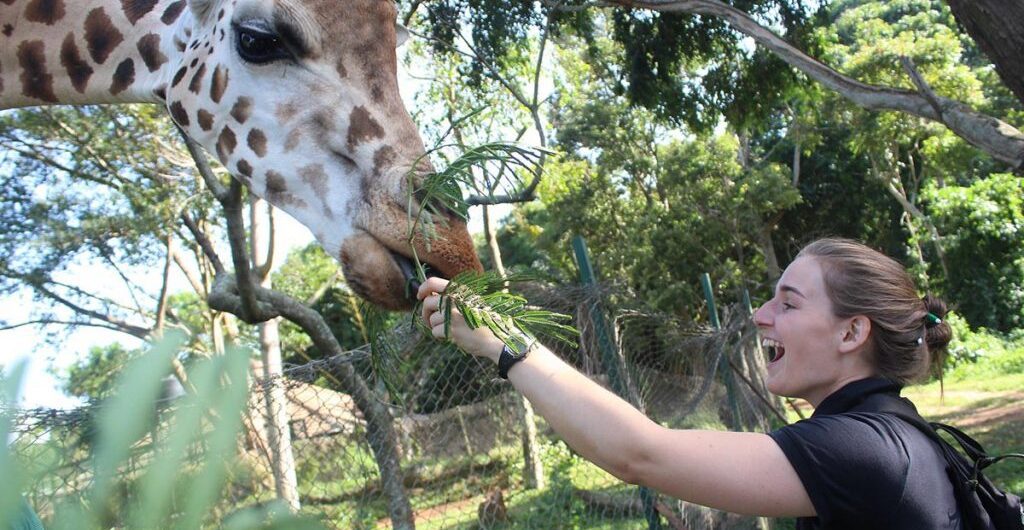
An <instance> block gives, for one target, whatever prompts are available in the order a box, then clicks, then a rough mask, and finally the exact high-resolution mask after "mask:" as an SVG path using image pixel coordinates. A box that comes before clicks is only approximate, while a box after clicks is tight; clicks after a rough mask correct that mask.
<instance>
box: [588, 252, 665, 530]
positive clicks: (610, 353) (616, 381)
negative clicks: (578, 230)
mask: <svg viewBox="0 0 1024 530" xmlns="http://www.w3.org/2000/svg"><path fill="white" fill-rule="evenodd" d="M572 248H573V251H574V252H575V254H576V263H577V265H579V268H580V283H582V284H583V285H594V284H595V283H597V280H596V279H595V276H594V268H593V266H592V265H591V264H590V253H589V252H588V251H587V243H586V241H584V240H583V238H582V237H580V236H573V238H572ZM590 314H591V316H592V318H593V321H594V334H595V335H596V336H597V344H598V347H599V348H600V350H601V364H602V365H603V366H604V370H605V372H607V373H608V382H609V383H610V384H611V386H612V391H613V392H615V393H616V394H618V395H619V397H621V398H623V399H625V400H627V401H629V385H627V384H626V380H625V377H623V375H624V374H623V371H624V369H625V366H621V368H622V369H620V364H621V363H620V359H619V355H618V348H616V347H615V342H614V340H613V339H612V337H611V334H610V333H609V332H608V324H607V322H605V318H604V312H603V311H601V306H600V304H599V303H598V302H597V301H596V300H595V301H594V302H593V303H592V304H591V305H590ZM634 405H636V404H635V403H634ZM639 490H640V502H641V503H642V504H643V507H644V517H645V518H646V519H647V528H649V529H650V530H658V529H660V528H661V516H660V515H659V514H658V511H657V509H656V507H655V503H656V502H657V494H656V493H654V492H653V491H651V490H650V489H649V488H646V487H644V486H640V487H639Z"/></svg>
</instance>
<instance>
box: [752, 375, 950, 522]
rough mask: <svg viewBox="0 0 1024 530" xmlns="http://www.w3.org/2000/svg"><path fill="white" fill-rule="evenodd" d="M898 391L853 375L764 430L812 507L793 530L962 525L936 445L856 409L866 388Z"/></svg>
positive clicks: (912, 429) (886, 383) (868, 392)
mask: <svg viewBox="0 0 1024 530" xmlns="http://www.w3.org/2000/svg"><path fill="white" fill-rule="evenodd" d="M899 391H900V387H899V386H898V385H896V384H894V383H892V382H890V381H887V380H885V379H880V378H869V379H862V380H860V381H855V382H853V383H850V384H848V385H846V386H844V387H843V388H841V389H840V390H838V391H836V392H835V393H833V394H832V395H830V396H828V397H827V398H825V400H824V401H822V402H821V404H820V405H819V406H818V408H817V409H816V410H815V411H814V414H813V415H812V416H811V417H810V418H809V419H806V420H801V421H798V422H796V423H794V424H792V425H787V426H785V427H783V428H781V429H778V430H776V431H774V432H772V433H770V436H771V437H772V438H773V439H774V440H775V442H776V443H778V444H779V447H781V448H782V452H783V453H785V455H786V458H788V459H789V462H790V464H792V465H793V469H795V470H796V473H797V475H798V476H799V477H800V481H801V482H803V485H804V488H805V489H806V490H807V495H808V496H809V497H810V499H811V503H812V504H814V509H815V511H816V512H817V514H818V516H817V517H803V518H800V519H797V529H798V530H805V529H806V530H810V529H819V528H820V529H830V530H832V529H835V530H838V529H868V528H870V529H873V530H885V529H893V530H896V529H900V530H911V529H928V530H931V529H936V530H958V529H960V528H961V523H960V513H959V510H958V509H957V506H956V500H955V498H954V496H953V486H952V484H951V483H950V480H949V476H948V475H947V474H946V461H945V460H944V459H943V457H942V454H941V453H940V452H939V448H938V447H937V446H936V444H935V443H934V442H933V441H932V440H930V439H929V438H928V437H927V436H926V435H925V434H924V433H922V432H921V431H919V430H917V428H915V427H914V426H913V425H910V424H908V423H905V422H904V421H902V420H900V419H898V418H896V417H894V416H891V415H888V414H882V413H879V412H858V411H857V410H856V409H857V405H859V404H861V403H863V402H864V400H865V399H866V398H867V397H868V396H870V395H872V394H875V393H879V392H889V393H895V394H896V395H898V394H899Z"/></svg>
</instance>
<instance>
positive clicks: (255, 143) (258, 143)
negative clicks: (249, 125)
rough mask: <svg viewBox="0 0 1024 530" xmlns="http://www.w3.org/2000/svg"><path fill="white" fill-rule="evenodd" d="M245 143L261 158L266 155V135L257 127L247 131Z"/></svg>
mask: <svg viewBox="0 0 1024 530" xmlns="http://www.w3.org/2000/svg"><path fill="white" fill-rule="evenodd" d="M246 143H248V144H249V149H252V152H253V153H256V156H258V157H260V158H263V157H264V156H266V155H267V135H265V134H263V131H261V130H259V129H252V130H251V131H249V135H248V136H246Z"/></svg>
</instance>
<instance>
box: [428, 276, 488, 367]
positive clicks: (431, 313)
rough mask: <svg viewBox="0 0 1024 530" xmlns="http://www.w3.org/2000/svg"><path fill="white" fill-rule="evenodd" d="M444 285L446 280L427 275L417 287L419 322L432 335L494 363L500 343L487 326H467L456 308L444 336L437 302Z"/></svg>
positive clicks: (441, 317) (441, 316) (445, 285)
mask: <svg viewBox="0 0 1024 530" xmlns="http://www.w3.org/2000/svg"><path fill="white" fill-rule="evenodd" d="M446 287H448V280H445V279H443V278H427V281H425V282H423V285H421V286H420V290H419V291H418V292H417V293H416V297H417V298H419V299H420V300H423V315H422V316H423V323H424V324H426V325H427V327H428V328H430V332H431V334H432V335H434V338H437V339H445V338H450V339H451V340H452V342H454V343H455V345H456V346H458V347H459V348H462V350H463V351H465V352H466V353H469V354H470V355H476V356H478V357H487V358H488V359H490V360H492V361H494V362H495V363H497V362H498V356H499V355H500V354H501V348H502V347H504V344H503V343H502V342H501V341H500V340H498V338H497V337H495V336H494V333H491V330H489V329H487V328H484V327H479V328H476V329H469V326H468V325H467V324H466V320H465V319H464V318H462V314H461V313H459V311H458V310H457V309H454V308H453V309H452V321H451V328H450V330H449V331H450V337H445V335H444V315H443V314H442V313H441V312H440V311H438V305H439V304H440V302H441V296H440V295H439V294H438V293H442V292H444V290H445V288H446Z"/></svg>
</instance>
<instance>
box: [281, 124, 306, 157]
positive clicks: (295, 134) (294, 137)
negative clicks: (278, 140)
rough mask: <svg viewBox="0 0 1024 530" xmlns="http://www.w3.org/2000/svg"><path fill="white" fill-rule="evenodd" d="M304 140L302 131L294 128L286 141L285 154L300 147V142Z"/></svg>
mask: <svg viewBox="0 0 1024 530" xmlns="http://www.w3.org/2000/svg"><path fill="white" fill-rule="evenodd" d="M301 140H302V129H301V128H298V127H296V128H294V129H292V130H291V131H289V132H288V137H287V138H285V140H284V152H286V153H287V152H288V151H291V150H292V149H295V148H296V147H298V146H299V142H300V141H301Z"/></svg>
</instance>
